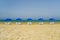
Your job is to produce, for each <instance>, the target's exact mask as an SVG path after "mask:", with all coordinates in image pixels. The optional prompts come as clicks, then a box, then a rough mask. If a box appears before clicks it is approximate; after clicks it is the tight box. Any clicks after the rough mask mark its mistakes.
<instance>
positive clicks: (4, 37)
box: [0, 23, 60, 40]
mask: <svg viewBox="0 0 60 40" xmlns="http://www.w3.org/2000/svg"><path fill="white" fill-rule="evenodd" d="M0 40H60V23H56V24H53V25H51V24H48V23H47V24H43V25H39V24H32V25H28V24H21V25H16V24H14V23H12V24H11V25H6V24H3V23H0Z"/></svg>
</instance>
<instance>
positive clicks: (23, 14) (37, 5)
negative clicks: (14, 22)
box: [0, 0, 60, 20]
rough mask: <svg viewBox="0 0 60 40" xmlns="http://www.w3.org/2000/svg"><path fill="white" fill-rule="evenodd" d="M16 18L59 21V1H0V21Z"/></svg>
mask: <svg viewBox="0 0 60 40" xmlns="http://www.w3.org/2000/svg"><path fill="white" fill-rule="evenodd" d="M18 17H20V18H23V19H26V18H30V17H31V18H33V19H37V18H40V17H42V18H44V19H46V20H47V19H49V18H50V17H53V18H55V19H56V20H60V0H0V19H5V18H12V19H16V18H18Z"/></svg>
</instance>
